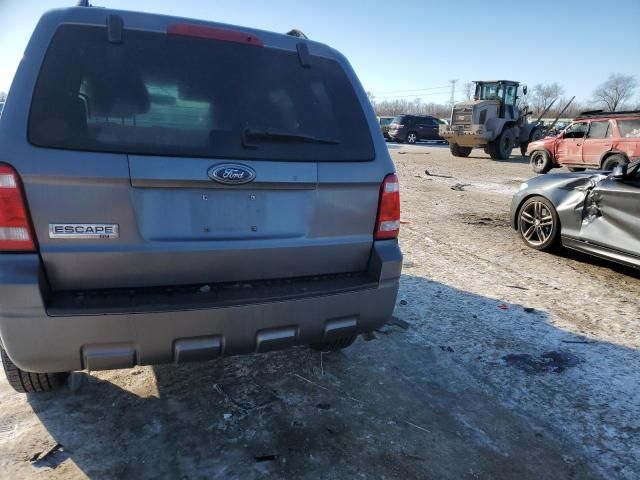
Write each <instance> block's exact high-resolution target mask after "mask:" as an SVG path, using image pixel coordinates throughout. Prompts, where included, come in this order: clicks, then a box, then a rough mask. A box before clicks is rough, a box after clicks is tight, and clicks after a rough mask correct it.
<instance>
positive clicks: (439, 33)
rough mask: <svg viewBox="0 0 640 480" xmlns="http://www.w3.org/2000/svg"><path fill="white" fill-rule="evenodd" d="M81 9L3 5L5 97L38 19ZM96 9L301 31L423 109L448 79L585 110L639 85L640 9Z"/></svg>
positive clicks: (153, 1) (292, 2)
mask: <svg viewBox="0 0 640 480" xmlns="http://www.w3.org/2000/svg"><path fill="white" fill-rule="evenodd" d="M74 3H75V0H55V1H54V0H0V19H1V25H2V27H0V28H1V29H0V90H4V91H7V90H8V89H9V85H10V82H11V79H12V78H13V74H14V72H15V69H16V68H17V65H18V63H19V61H20V58H21V56H22V53H23V51H24V48H25V46H26V44H27V41H28V40H29V36H30V35H31V32H32V31H33V28H34V26H35V24H36V22H37V21H38V18H39V17H40V15H41V14H42V13H43V12H44V11H46V10H48V9H50V8H56V7H60V6H70V5H73V4H74ZM92 3H94V4H96V5H100V6H108V7H113V8H123V9H133V8H135V9H136V10H142V11H149V12H157V13H165V14H173V15H180V16H186V17H193V18H202V19H209V20H215V21H220V22H225V23H231V24H237V25H247V26H252V27H256V28H261V29H266V30H273V31H280V32H285V31H287V30H289V29H291V28H293V27H296V28H299V29H301V30H302V31H304V32H305V33H306V34H307V35H308V36H309V37H310V38H313V39H314V40H318V41H321V42H324V43H328V44H330V45H331V46H333V47H335V48H337V49H338V50H340V51H342V52H343V53H344V54H345V55H346V56H347V57H348V58H349V59H350V61H351V63H352V65H353V66H354V68H355V70H356V72H357V73H358V76H359V77H360V80H361V81H362V83H363V84H364V86H365V88H366V89H367V90H370V91H372V92H374V94H375V95H376V97H377V98H378V99H382V98H385V97H400V96H408V97H410V98H413V97H414V96H421V97H422V99H423V101H425V102H427V101H435V102H443V101H445V100H447V99H448V97H449V87H448V81H449V80H450V79H457V80H458V85H459V86H458V95H457V97H460V96H461V94H462V85H463V84H464V83H465V82H468V81H471V80H476V79H494V78H507V79H513V80H520V81H522V82H525V83H527V84H529V85H534V84H536V83H550V82H554V81H557V82H559V83H560V84H561V85H563V86H564V88H565V90H566V93H567V94H568V95H577V97H578V99H579V100H586V99H588V98H589V97H590V96H591V92H592V91H593V89H594V88H595V86H596V85H597V84H599V83H601V82H602V81H604V80H605V79H606V78H607V77H608V75H609V74H610V73H624V74H631V75H635V76H636V77H637V78H638V80H639V81H640V61H639V59H640V34H639V33H638V32H639V31H640V0H608V1H602V0H581V1H567V0H565V1H558V0H556V1H548V0H536V1H533V2H521V1H518V0H511V1H506V0H505V1H503V0H485V1H484V2H482V1H479V0H455V1H445V0H440V1H426V0H415V1H413V0H406V1H402V0H397V1H396V2H392V1H390V0H387V1H384V2H382V1H363V0H352V1H347V0H325V1H322V2H320V1H315V2H304V1H302V0H297V1H296V0H269V1H259V0H242V1H241V2H240V1H238V0H171V1H168V0H93V2H92ZM534 5H535V9H532V8H530V6H534ZM418 89H428V90H422V91H415V90H418ZM408 90H411V91H408ZM639 90H640V89H639ZM387 92H394V93H387ZM639 98H640V91H637V92H636V95H635V99H639Z"/></svg>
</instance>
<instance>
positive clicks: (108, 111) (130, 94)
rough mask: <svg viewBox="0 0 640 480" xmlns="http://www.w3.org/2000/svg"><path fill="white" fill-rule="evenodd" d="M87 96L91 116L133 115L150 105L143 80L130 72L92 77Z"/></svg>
mask: <svg viewBox="0 0 640 480" xmlns="http://www.w3.org/2000/svg"><path fill="white" fill-rule="evenodd" d="M87 96H88V97H89V102H90V106H91V115H92V116H101V117H116V118H123V117H133V116H134V115H140V114H143V113H147V112H148V111H149V108H150V105H151V103H150V100H149V92H148V91H147V87H146V86H145V84H144V82H143V81H142V79H140V77H138V76H136V75H133V74H132V73H131V72H130V73H124V72H119V73H114V74H113V75H106V76H104V77H98V78H92V79H91V80H90V86H89V88H88V92H87Z"/></svg>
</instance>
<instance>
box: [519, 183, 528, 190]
mask: <svg viewBox="0 0 640 480" xmlns="http://www.w3.org/2000/svg"><path fill="white" fill-rule="evenodd" d="M525 188H529V184H528V183H527V182H523V183H521V184H520V190H524V189H525Z"/></svg>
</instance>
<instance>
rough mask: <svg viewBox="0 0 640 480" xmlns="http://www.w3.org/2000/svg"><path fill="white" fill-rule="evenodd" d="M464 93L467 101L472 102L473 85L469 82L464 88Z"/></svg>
mask: <svg viewBox="0 0 640 480" xmlns="http://www.w3.org/2000/svg"><path fill="white" fill-rule="evenodd" d="M462 91H463V92H464V98H465V100H471V96H472V95H473V93H474V92H473V83H471V82H467V83H465V84H464V86H463V87H462Z"/></svg>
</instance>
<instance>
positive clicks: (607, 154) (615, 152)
mask: <svg viewBox="0 0 640 480" xmlns="http://www.w3.org/2000/svg"><path fill="white" fill-rule="evenodd" d="M613 155H622V156H623V157H624V158H626V159H627V161H629V156H628V155H627V154H626V153H625V152H623V151H621V150H607V151H606V152H604V153H603V154H602V156H601V157H600V167H601V168H602V165H603V164H604V161H605V160H606V159H607V158H609V157H611V156H613Z"/></svg>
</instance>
